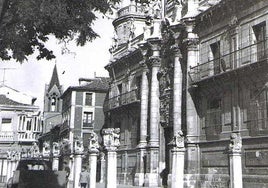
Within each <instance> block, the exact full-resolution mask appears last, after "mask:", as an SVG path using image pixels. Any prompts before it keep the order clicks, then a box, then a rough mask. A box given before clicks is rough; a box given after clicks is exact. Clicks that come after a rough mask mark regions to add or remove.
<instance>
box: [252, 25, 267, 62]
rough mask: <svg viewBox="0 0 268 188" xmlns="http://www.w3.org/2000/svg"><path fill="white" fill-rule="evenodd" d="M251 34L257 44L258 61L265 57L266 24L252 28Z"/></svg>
mask: <svg viewBox="0 0 268 188" xmlns="http://www.w3.org/2000/svg"><path fill="white" fill-rule="evenodd" d="M253 32H254V35H255V42H256V43H257V46H256V47H257V60H258V61H259V60H262V59H263V58H265V57H266V52H265V51H266V50H265V49H266V41H265V38H266V23H265V22H262V23H260V24H258V25H255V26H253Z"/></svg>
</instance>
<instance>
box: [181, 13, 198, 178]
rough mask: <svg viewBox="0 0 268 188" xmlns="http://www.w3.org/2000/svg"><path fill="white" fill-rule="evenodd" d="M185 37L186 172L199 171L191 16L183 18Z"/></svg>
mask: <svg viewBox="0 0 268 188" xmlns="http://www.w3.org/2000/svg"><path fill="white" fill-rule="evenodd" d="M183 22H184V24H185V29H186V31H187V38H186V39H185V40H184V41H183V42H184V43H186V45H187V67H186V74H185V76H186V79H187V81H186V85H185V91H186V94H185V96H186V99H185V100H186V127H187V135H186V149H187V155H186V156H187V173H188V174H196V173H199V168H198V165H199V146H198V144H196V142H197V141H198V136H199V134H200V133H199V132H200V130H199V126H198V115H197V111H196V110H197V109H196V108H195V103H194V102H195V94H196V93H194V92H193V90H190V84H191V80H190V79H189V77H188V75H189V71H190V68H191V67H193V66H196V65H197V62H198V37H197V35H196V34H195V33H194V32H193V29H194V27H195V19H194V18H192V17H189V18H185V19H183Z"/></svg>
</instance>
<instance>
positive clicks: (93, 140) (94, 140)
mask: <svg viewBox="0 0 268 188" xmlns="http://www.w3.org/2000/svg"><path fill="white" fill-rule="evenodd" d="M89 134H90V136H89V139H88V141H89V144H88V151H89V152H98V149H99V147H100V146H99V143H98V135H97V134H96V133H95V132H94V131H91V132H90V133H89Z"/></svg>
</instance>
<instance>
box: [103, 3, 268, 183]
mask: <svg viewBox="0 0 268 188" xmlns="http://www.w3.org/2000/svg"><path fill="white" fill-rule="evenodd" d="M267 10H268V2H267V1H264V0H256V1H254V2H253V1H250V0H235V1H230V0H214V1H211V0H188V1H169V0H168V1H157V0H155V1H133V0H132V1H130V4H129V5H128V6H126V7H122V8H121V9H119V10H118V13H117V18H116V19H115V20H114V21H113V25H114V28H115V33H116V35H115V37H114V39H113V46H112V48H111V50H110V51H111V54H112V58H111V61H110V63H109V64H108V65H107V66H106V69H107V70H108V71H109V74H110V77H111V84H110V88H109V99H108V100H107V103H106V107H107V110H106V115H107V116H106V124H105V126H106V127H113V128H120V129H121V133H120V143H121V145H120V147H119V149H118V151H117V155H118V160H117V164H118V167H117V170H118V171H117V175H118V183H120V184H135V185H139V186H144V185H145V186H154V187H156V186H161V185H167V184H169V185H172V184H173V185H174V183H175V184H176V185H183V183H182V181H184V186H185V187H210V186H219V187H228V186H230V187H239V186H242V182H243V186H244V187H261V186H267V185H268V181H267V180H266V178H265V177H266V176H267V171H266V170H265V168H266V166H267V164H268V163H267V159H266V157H265V156H266V155H267V149H266V148H267V144H266V141H267V138H268V137H267V126H266V125H267V81H268V80H267V70H268V69H267V41H266V40H267V23H266V22H267V18H268V14H267ZM182 161H184V163H183V162H182ZM180 187H181V186H180Z"/></svg>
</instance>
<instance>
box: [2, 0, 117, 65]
mask: <svg viewBox="0 0 268 188" xmlns="http://www.w3.org/2000/svg"><path fill="white" fill-rule="evenodd" d="M119 1H120V0H0V59H3V60H9V59H11V58H13V59H16V60H17V61H20V62H22V61H23V60H25V59H27V56H28V55H31V54H33V52H34V51H35V50H37V51H38V52H39V54H38V56H37V59H42V58H46V59H48V60H49V59H52V58H54V57H55V56H54V55H53V52H52V51H51V50H49V49H47V48H46V46H45V42H46V41H47V40H48V36H49V35H51V34H52V35H54V36H55V37H56V38H57V39H59V40H61V41H65V42H68V41H69V40H73V39H75V40H76V43H77V45H80V46H83V45H85V43H86V42H90V41H92V40H93V39H95V38H96V37H98V34H97V33H96V32H94V30H93V29H92V24H93V22H94V21H95V20H96V19H97V17H96V13H97V12H99V13H102V14H107V13H109V12H110V11H111V8H112V6H113V5H115V4H116V3H118V2H119Z"/></svg>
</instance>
